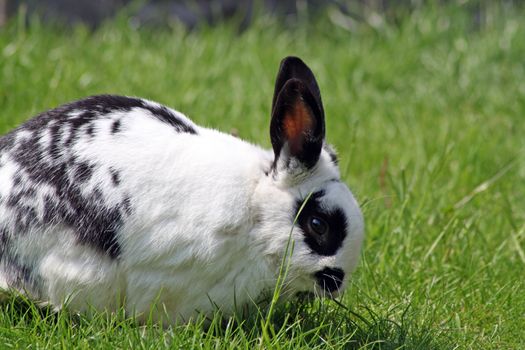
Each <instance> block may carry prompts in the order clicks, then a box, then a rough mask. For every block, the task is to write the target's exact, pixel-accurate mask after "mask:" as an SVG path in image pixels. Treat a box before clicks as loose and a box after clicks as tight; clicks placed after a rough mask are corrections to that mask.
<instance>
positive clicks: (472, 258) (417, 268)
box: [0, 1, 525, 349]
mask: <svg viewBox="0 0 525 350" xmlns="http://www.w3.org/2000/svg"><path fill="white" fill-rule="evenodd" d="M367 11H368V10H367ZM361 15H362V16H361ZM352 16H353V15H352ZM352 16H351V15H345V14H344V13H342V12H337V11H335V12H334V10H330V9H327V10H325V11H323V12H320V13H319V15H316V16H312V15H311V14H310V13H308V12H307V11H305V12H300V13H298V14H297V16H295V17H294V18H293V21H284V22H283V20H282V18H281V17H278V16H277V17H275V16H268V15H265V14H260V15H257V16H255V17H254V19H253V22H252V23H251V25H250V26H249V27H247V28H246V29H245V30H242V31H239V19H235V18H234V19H232V20H230V21H226V22H222V23H219V24H216V25H215V26H213V27H211V26H207V25H200V26H199V27H198V28H194V29H193V30H188V29H187V28H186V27H184V26H183V25H182V24H179V23H177V22H170V23H169V24H168V25H167V26H164V27H161V28H159V27H150V26H137V25H136V24H135V23H134V22H133V21H130V18H129V16H128V15H127V14H125V13H123V14H121V15H119V16H117V18H115V19H112V20H108V21H105V22H103V23H102V24H101V25H100V26H98V27H97V28H96V29H93V28H91V27H89V26H86V25H82V24H75V25H73V26H64V25H60V24H57V23H54V24H50V23H48V22H43V21H41V20H40V19H39V18H38V17H34V16H27V15H25V13H24V11H21V12H19V13H18V15H15V16H13V17H12V18H11V19H10V20H9V22H8V23H7V24H6V25H5V26H4V27H3V28H0V133H5V132H7V131H8V130H10V129H11V128H13V127H15V126H16V125H17V124H19V123H21V122H23V121H24V120H26V119H28V118H29V117H30V116H32V115H35V114H36V113H38V112H41V111H43V110H45V109H48V108H52V107H55V106H57V105H59V104H61V103H65V102H67V101H70V100H73V99H78V98H82V97H84V96H87V95H92V94H99V93H114V94H124V95H136V96H141V97H145V98H149V99H152V100H156V101H159V102H162V103H164V104H166V105H168V106H170V107H173V108H175V109H177V110H180V111H182V112H183V113H185V114H187V115H188V116H189V117H191V118H192V119H193V120H194V121H196V122H197V123H199V124H201V125H205V126H209V127H214V128H217V129H221V130H223V131H226V132H229V131H230V130H231V129H237V130H238V132H239V134H240V136H241V137H242V138H245V139H247V140H248V141H250V142H254V143H259V144H262V145H264V146H266V147H269V146H270V143H269V137H268V123H269V114H270V105H271V97H272V93H273V82H274V78H275V75H276V71H277V67H278V64H279V61H280V59H281V58H283V57H284V56H286V55H297V56H300V57H301V58H303V60H305V61H306V62H307V63H308V64H309V65H310V67H311V68H312V70H313V71H314V72H315V74H316V76H317V78H318V81H319V84H320V87H321V92H322V96H323V100H324V105H325V109H326V115H327V133H328V141H329V142H330V143H332V144H334V145H335V147H336V148H337V149H338V151H339V154H340V159H341V161H340V165H341V172H342V176H343V178H344V179H345V181H346V182H347V183H348V184H349V185H350V187H351V188H352V190H353V191H354V193H355V194H356V196H357V197H358V199H359V200H360V202H361V203H362V205H363V210H364V214H365V219H366V226H367V229H366V233H367V238H366V243H365V247H364V250H363V254H362V261H361V264H360V266H359V267H358V269H357V271H356V273H355V276H354V280H353V284H352V285H351V287H350V288H349V290H348V291H347V293H346V295H345V296H344V298H343V299H342V300H341V302H342V304H344V306H345V307H346V308H347V309H345V308H342V307H341V306H339V305H338V304H336V303H333V302H329V301H315V302H310V303H308V304H306V306H300V305H299V304H294V303H291V304H288V305H286V306H283V308H282V310H281V314H280V315H281V316H280V317H281V318H280V319H278V320H276V321H275V324H274V325H275V329H273V333H272V332H270V334H265V333H264V332H263V329H261V327H260V325H258V324H255V325H253V327H251V326H250V327H248V326H246V325H245V326H244V327H237V326H231V325H230V326H231V328H228V327H225V328H224V327H217V328H214V327H212V329H211V330H206V329H205V328H202V327H197V326H189V327H181V328H175V329H172V330H159V329H158V328H156V327H155V326H151V325H150V326H147V327H145V328H144V329H141V331H140V332H142V333H141V334H140V336H139V335H137V332H139V331H137V327H136V326H130V325H128V323H118V322H116V321H114V320H113V319H112V318H111V317H110V318H109V319H110V321H108V320H107V319H106V318H104V317H100V319H97V321H96V322H95V321H86V320H84V321H79V322H77V321H71V320H70V319H69V318H67V316H63V318H64V319H62V318H59V319H58V321H57V320H56V318H53V317H51V319H50V316H49V315H47V316H46V315H42V314H41V313H39V312H38V311H35V310H34V309H33V308H29V310H33V311H23V310H24V309H23V308H22V311H21V310H20V308H16V307H13V304H8V305H6V306H3V308H2V309H0V344H1V343H3V344H7V345H6V348H8V347H11V348H25V347H30V346H31V347H32V346H34V347H36V348H39V347H40V348H41V347H46V348H47V346H50V347H51V348H60V347H62V348H64V347H66V348H68V347H70V346H74V347H76V348H93V347H97V348H105V347H108V348H114V347H126V348H127V347H131V348H157V347H159V346H160V347H172V348H177V347H189V346H191V347H200V348H210V347H220V348H226V347H244V348H252V347H263V348H274V347H275V348H296V347H308V348H315V347H317V348H321V349H324V348H331V347H333V348H350V349H354V348H367V349H372V348H374V349H376V348H377V349H398V348H403V349H412V348H419V349H430V348H436V349H451V348H458V349H465V348H473V349H521V348H523V347H524V346H525V332H524V329H525V293H524V290H525V283H524V276H525V253H524V249H525V181H524V180H525V157H524V151H525V143H524V140H525V138H524V136H523V135H525V123H524V121H525V119H524V118H525V115H524V114H525V40H523V38H525V21H524V20H525V10H524V9H523V8H522V6H520V5H519V4H517V3H515V2H512V1H504V2H488V1H487V2H482V1H449V2H444V3H440V2H431V3H430V4H423V3H418V6H411V7H402V6H400V7H399V9H394V10H391V13H389V12H388V11H375V10H374V11H372V10H370V11H368V12H366V11H363V12H362V13H360V16H361V17H359V16H357V17H355V16H354V17H355V19H352V18H353V17H352ZM297 308H299V311H297ZM293 310H295V311H293ZM287 313H288V315H289V317H288V318H287V319H286V320H284V321H283V318H285V317H286V314H287ZM28 315H29V316H28ZM281 326H282V327H283V328H281ZM124 344H127V345H124ZM0 347H1V345H0Z"/></svg>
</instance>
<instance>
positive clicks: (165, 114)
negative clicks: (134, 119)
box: [144, 105, 197, 134]
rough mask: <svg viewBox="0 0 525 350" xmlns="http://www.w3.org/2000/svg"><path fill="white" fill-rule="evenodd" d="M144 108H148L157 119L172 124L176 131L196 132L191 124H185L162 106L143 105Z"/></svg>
mask: <svg viewBox="0 0 525 350" xmlns="http://www.w3.org/2000/svg"><path fill="white" fill-rule="evenodd" d="M144 108H145V109H147V110H149V111H150V112H151V114H153V116H154V117H155V118H157V119H158V120H160V121H162V122H164V123H166V124H169V125H171V126H173V127H174V128H175V129H176V130H177V131H178V132H185V133H188V134H197V131H196V130H195V129H194V128H193V127H192V126H191V125H188V124H186V123H185V122H184V121H183V120H181V119H180V118H179V117H177V116H176V115H175V114H173V113H172V112H171V111H170V110H169V109H167V108H166V107H164V106H160V107H155V106H150V105H144Z"/></svg>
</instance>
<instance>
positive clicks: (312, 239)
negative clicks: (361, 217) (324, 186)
mask: <svg viewBox="0 0 525 350" xmlns="http://www.w3.org/2000/svg"><path fill="white" fill-rule="evenodd" d="M324 195H325V192H324V191H318V192H315V193H313V194H312V195H311V196H310V198H309V199H308V201H307V202H306V204H305V205H304V208H303V210H302V211H301V213H300V214H299V217H298V218H297V223H298V225H299V227H301V230H302V231H303V232H304V241H305V243H306V244H307V245H308V247H310V249H312V251H314V252H315V253H317V254H319V255H323V256H331V255H334V254H335V253H337V250H338V249H339V248H341V246H342V245H343V240H344V239H345V237H346V228H347V224H348V220H347V218H346V215H345V214H344V212H343V211H342V210H341V209H333V210H331V211H326V210H325V209H323V208H322V207H321V200H320V199H321V198H322V197H323V196H324ZM303 202H304V200H301V201H297V204H296V215H297V213H298V212H299V210H300V208H301V206H302V205H303ZM318 219H321V220H322V221H323V222H324V223H326V224H327V225H328V229H326V230H324V229H323V230H319V229H317V221H318Z"/></svg>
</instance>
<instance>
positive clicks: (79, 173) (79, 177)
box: [75, 162, 94, 183]
mask: <svg viewBox="0 0 525 350" xmlns="http://www.w3.org/2000/svg"><path fill="white" fill-rule="evenodd" d="M93 168H94V166H93V165H91V164H89V163H88V162H82V163H80V164H78V165H77V168H76V170H75V181H76V182H77V183H78V182H86V181H88V180H89V179H90V178H91V175H92V174H93Z"/></svg>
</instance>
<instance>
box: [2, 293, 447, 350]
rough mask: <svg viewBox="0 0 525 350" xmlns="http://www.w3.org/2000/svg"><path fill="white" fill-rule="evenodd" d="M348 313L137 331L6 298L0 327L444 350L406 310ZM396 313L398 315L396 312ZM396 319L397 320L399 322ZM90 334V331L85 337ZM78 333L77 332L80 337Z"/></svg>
mask: <svg viewBox="0 0 525 350" xmlns="http://www.w3.org/2000/svg"><path fill="white" fill-rule="evenodd" d="M359 309H360V311H359V312H357V311H355V310H352V309H350V308H348V307H346V306H344V305H342V304H341V303H339V302H338V301H337V300H328V299H317V298H312V297H311V296H301V297H299V298H298V299H297V300H294V301H292V302H287V303H284V304H281V305H279V306H278V307H277V308H276V310H275V313H274V314H273V316H272V317H271V318H270V320H269V323H268V324H265V321H266V312H267V309H266V308H258V310H257V311H256V312H253V310H252V311H251V312H250V311H249V310H245V312H243V313H238V314H237V315H236V316H234V317H230V318H223V317H221V315H220V313H219V312H217V313H216V314H215V317H214V318H213V319H205V318H201V319H198V320H196V321H194V322H191V323H190V324H186V325H176V326H173V327H167V328H166V327H164V328H163V327H162V326H161V325H159V324H156V323H147V324H146V325H141V324H139V323H138V322H136V321H135V320H134V319H133V318H130V317H128V316H126V315H125V313H124V312H119V313H117V314H111V313H93V314H91V316H86V315H76V314H72V313H69V312H67V311H66V310H60V311H55V310H53V308H51V307H49V306H42V305H37V304H36V303H34V302H32V301H30V300H28V299H27V298H25V297H24V296H20V295H17V296H11V297H10V298H5V299H4V300H3V301H2V302H1V304H0V314H1V317H2V320H1V322H2V323H3V324H4V325H6V324H11V325H12V326H13V327H17V328H19V329H20V328H27V329H28V330H30V329H35V328H38V329H46V328H49V329H54V328H57V327H59V326H61V327H65V328H68V329H77V330H79V334H82V336H86V337H89V336H92V334H93V333H100V332H101V331H108V332H109V333H116V332H118V333H120V334H121V335H125V334H126V332H127V331H131V332H133V333H135V332H137V330H140V334H141V337H146V338H147V337H158V336H159V333H164V334H166V333H169V337H170V338H172V341H173V343H179V341H180V338H184V337H195V336H196V335H197V337H198V338H200V339H201V341H203V340H206V339H207V340H208V341H209V340H210V339H212V340H213V342H219V343H222V344H225V345H228V343H233V344H239V343H241V344H246V345H249V346H250V347H262V348H273V347H275V346H277V345H283V344H284V345H289V346H290V347H292V348H294V347H297V346H306V347H309V348H321V349H323V348H340V349H425V350H427V349H449V348H450V345H451V344H450V343H449V341H448V339H447V337H446V335H445V334H443V332H439V331H437V330H433V329H431V328H430V327H426V326H421V325H418V324H417V322H416V320H415V319H413V318H411V317H410V316H409V308H406V309H405V310H403V311H402V312H401V313H400V312H395V315H394V312H390V314H383V315H378V314H377V313H375V312H374V311H372V310H371V309H370V308H367V307H366V306H363V307H360V308H359ZM398 311H399V310H398ZM400 314H401V316H399V315H400ZM86 329H87V330H89V331H86ZM80 330H82V331H80Z"/></svg>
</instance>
